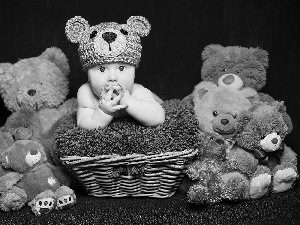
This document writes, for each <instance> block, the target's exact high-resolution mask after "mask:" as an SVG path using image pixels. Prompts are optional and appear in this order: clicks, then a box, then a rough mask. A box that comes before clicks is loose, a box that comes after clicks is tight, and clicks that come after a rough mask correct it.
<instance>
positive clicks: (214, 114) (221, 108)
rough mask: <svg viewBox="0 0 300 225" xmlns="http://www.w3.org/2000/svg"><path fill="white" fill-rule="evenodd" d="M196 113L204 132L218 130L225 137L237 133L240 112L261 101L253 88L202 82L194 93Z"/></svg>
mask: <svg viewBox="0 0 300 225" xmlns="http://www.w3.org/2000/svg"><path fill="white" fill-rule="evenodd" d="M192 96H193V104H194V113H195V117H196V118H197V120H198V123H199V128H200V130H201V131H203V132H216V133H218V134H221V135H223V136H224V137H225V138H228V139H229V138H233V137H235V135H236V130H235V123H236V118H237V116H238V115H239V114H240V112H242V111H244V110H247V109H249V108H250V107H251V106H252V104H254V103H255V102H258V101H259V98H258V95H257V92H256V91H255V90H254V89H252V88H243V89H242V90H238V89H234V88H230V87H226V86H217V85H216V84H214V83H211V82H205V85H204V82H200V83H199V84H198V85H196V86H195V89H194V91H193V93H192Z"/></svg>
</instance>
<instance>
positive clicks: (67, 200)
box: [56, 195, 76, 210]
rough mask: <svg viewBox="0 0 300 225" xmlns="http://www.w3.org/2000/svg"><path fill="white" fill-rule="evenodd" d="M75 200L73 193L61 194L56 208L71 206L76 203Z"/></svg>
mask: <svg viewBox="0 0 300 225" xmlns="http://www.w3.org/2000/svg"><path fill="white" fill-rule="evenodd" d="M75 202H76V200H75V198H74V196H72V195H65V196H61V197H59V198H58V199H57V202H56V209H57V210H61V209H66V208H70V207H71V206H73V205H74V204H75Z"/></svg>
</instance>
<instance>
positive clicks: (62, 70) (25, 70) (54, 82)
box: [0, 47, 77, 133]
mask: <svg viewBox="0 0 300 225" xmlns="http://www.w3.org/2000/svg"><path fill="white" fill-rule="evenodd" d="M69 73H70V69H69V64H68V59H67V58H66V56H65V54H64V53H63V52H62V50H61V49H59V48H56V47H51V48H47V49H46V50H45V51H44V52H43V53H42V54H41V55H40V56H37V57H31V58H25V59H21V60H19V61H18V62H16V63H15V64H11V63H0V95H1V97H2V98H3V101H4V104H5V106H6V108H7V109H8V110H10V111H11V112H12V113H13V112H16V111H18V110H20V108H21V106H26V107H31V108H32V109H33V110H34V111H35V112H36V116H37V117H38V118H39V119H40V122H41V124H42V133H46V132H47V131H48V130H49V129H50V128H51V126H52V124H53V123H54V122H55V121H57V119H59V118H60V117H62V116H63V115H65V114H66V113H69V112H73V111H74V110H76V108H77V100H76V99H75V98H71V99H68V100H67V101H65V100H66V97H67V94H68V92H69V87H68V85H69V81H68V75H69Z"/></svg>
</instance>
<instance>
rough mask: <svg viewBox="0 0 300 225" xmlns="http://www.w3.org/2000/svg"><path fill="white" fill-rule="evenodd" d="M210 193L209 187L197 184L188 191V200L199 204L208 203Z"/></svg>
mask: <svg viewBox="0 0 300 225" xmlns="http://www.w3.org/2000/svg"><path fill="white" fill-rule="evenodd" d="M208 196H209V193H208V190H207V187H205V186H204V185H202V184H195V185H193V186H191V187H190V189H189V191H188V192H187V198H188V201H189V202H191V203H194V204H197V205H201V204H206V203H207V200H208V198H209V197H208Z"/></svg>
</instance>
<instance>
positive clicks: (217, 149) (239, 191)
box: [187, 132, 257, 204]
mask: <svg viewBox="0 0 300 225" xmlns="http://www.w3.org/2000/svg"><path fill="white" fill-rule="evenodd" d="M201 140H202V141H201V142H200V144H199V148H198V149H199V153H198V155H197V158H196V159H195V160H194V161H193V162H192V163H191V164H190V165H189V166H188V169H187V174H188V177H189V178H190V183H189V184H190V185H189V188H188V191H187V198H188V201H189V202H191V203H194V204H216V203H219V202H221V201H223V200H231V201H235V200H245V199H249V187H250V186H249V183H250V182H249V179H248V177H247V176H246V175H244V174H242V173H240V172H239V171H237V168H236V164H235V163H234V162H233V161H232V160H228V157H231V159H233V157H232V155H234V154H232V153H231V156H230V155H229V150H230V149H231V148H232V146H231V144H230V143H229V142H227V141H226V139H225V138H224V137H223V136H221V135H219V134H217V133H215V132H203V133H201ZM256 166H257V165H256V164H255V163H252V165H250V163H249V164H248V168H247V169H248V170H247V171H249V172H250V171H253V172H254V171H255V169H256Z"/></svg>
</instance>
